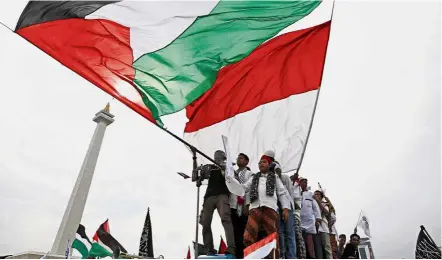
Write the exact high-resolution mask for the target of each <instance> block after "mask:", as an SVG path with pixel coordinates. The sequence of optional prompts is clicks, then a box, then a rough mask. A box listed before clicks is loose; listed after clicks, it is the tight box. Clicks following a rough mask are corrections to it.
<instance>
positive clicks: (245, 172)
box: [230, 153, 252, 259]
mask: <svg viewBox="0 0 442 260" xmlns="http://www.w3.org/2000/svg"><path fill="white" fill-rule="evenodd" d="M247 164H249V157H248V156H247V155H246V154H244V153H240V154H239V155H238V158H237V159H236V165H238V169H237V170H236V171H235V179H236V180H237V181H238V182H239V183H241V184H244V183H246V182H247V181H248V180H249V178H250V177H251V176H252V172H251V171H250V169H249V168H248V167H247ZM245 196H247V193H246V194H245V195H244V196H243V197H241V196H236V195H235V194H233V193H231V194H230V210H231V212H232V213H231V216H232V224H233V232H234V233H235V244H236V258H238V259H242V258H244V243H243V241H244V240H243V237H244V231H245V228H246V224H247V218H248V207H246V206H245Z"/></svg>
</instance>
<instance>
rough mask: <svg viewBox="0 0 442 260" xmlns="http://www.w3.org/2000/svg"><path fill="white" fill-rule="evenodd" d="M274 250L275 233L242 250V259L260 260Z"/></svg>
mask: <svg viewBox="0 0 442 260" xmlns="http://www.w3.org/2000/svg"><path fill="white" fill-rule="evenodd" d="M274 248H276V233H273V234H271V235H270V236H268V237H266V238H264V239H263V240H261V241H259V242H256V243H255V244H253V245H251V246H249V247H247V248H246V249H245V250H244V259H262V258H264V257H266V256H267V255H268V254H270V252H271V251H272V249H274Z"/></svg>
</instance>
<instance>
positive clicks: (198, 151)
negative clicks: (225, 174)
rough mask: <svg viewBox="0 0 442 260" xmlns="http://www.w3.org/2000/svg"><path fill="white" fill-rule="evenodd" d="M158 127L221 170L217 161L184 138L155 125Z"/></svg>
mask: <svg viewBox="0 0 442 260" xmlns="http://www.w3.org/2000/svg"><path fill="white" fill-rule="evenodd" d="M154 125H156V126H157V127H159V128H160V129H161V130H163V131H164V132H166V133H168V134H169V135H171V136H173V137H175V139H177V140H178V141H180V142H181V143H183V144H184V145H186V146H187V147H189V149H190V151H191V152H192V153H194V152H197V153H199V154H200V155H201V156H203V157H204V158H206V159H207V160H209V161H210V162H212V163H213V164H215V165H216V166H218V167H220V168H221V165H219V164H218V163H217V162H215V160H213V159H212V158H210V157H209V156H207V155H206V154H205V153H203V152H201V151H200V150H198V148H196V147H195V146H193V145H191V144H189V143H188V142H186V141H184V140H183V139H182V138H180V137H179V136H177V135H176V134H174V133H172V132H171V131H169V130H167V129H166V128H164V127H161V126H159V125H157V124H154Z"/></svg>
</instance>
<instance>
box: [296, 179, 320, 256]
mask: <svg viewBox="0 0 442 260" xmlns="http://www.w3.org/2000/svg"><path fill="white" fill-rule="evenodd" d="M307 184H308V181H307V179H306V178H300V179H299V185H300V187H301V189H302V194H301V195H302V206H301V212H300V215H301V229H302V236H303V238H304V242H305V247H306V249H307V258H308V259H322V249H321V250H315V249H316V247H315V242H314V241H315V239H316V236H317V230H316V227H317V226H319V224H320V223H321V221H322V219H321V211H320V209H319V206H318V203H317V202H316V200H315V199H314V198H313V194H312V192H311V191H309V190H308V187H307ZM319 246H320V245H319ZM317 253H318V254H317Z"/></svg>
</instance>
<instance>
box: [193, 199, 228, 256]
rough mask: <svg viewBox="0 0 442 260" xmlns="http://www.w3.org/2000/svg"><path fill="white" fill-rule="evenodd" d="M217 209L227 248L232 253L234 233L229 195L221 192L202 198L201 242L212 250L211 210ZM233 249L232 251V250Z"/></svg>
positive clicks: (213, 248)
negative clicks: (220, 193)
mask: <svg viewBox="0 0 442 260" xmlns="http://www.w3.org/2000/svg"><path fill="white" fill-rule="evenodd" d="M215 209H216V210H218V214H219V216H220V218H221V223H222V224H223V227H224V232H225V234H226V240H227V241H226V242H227V250H228V251H229V252H230V253H234V250H235V234H234V232H233V224H232V218H231V214H230V205H229V196H228V195H225V194H222V195H217V196H210V197H207V198H205V199H204V203H203V213H202V219H201V225H202V226H203V243H204V246H205V247H206V249H207V250H208V251H214V250H215V247H214V245H213V234H212V218H213V212H214V211H215ZM232 251H233V252H232Z"/></svg>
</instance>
